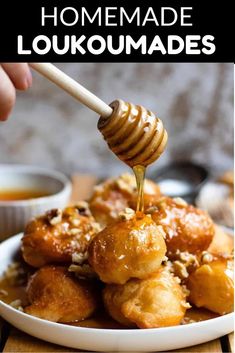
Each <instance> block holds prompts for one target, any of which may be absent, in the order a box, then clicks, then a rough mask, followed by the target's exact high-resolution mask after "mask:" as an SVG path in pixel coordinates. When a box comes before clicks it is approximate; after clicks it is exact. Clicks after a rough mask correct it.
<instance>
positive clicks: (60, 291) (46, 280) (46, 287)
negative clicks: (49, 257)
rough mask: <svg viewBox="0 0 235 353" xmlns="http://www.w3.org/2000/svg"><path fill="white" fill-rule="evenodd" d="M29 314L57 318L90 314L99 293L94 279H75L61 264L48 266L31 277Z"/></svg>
mask: <svg viewBox="0 0 235 353" xmlns="http://www.w3.org/2000/svg"><path fill="white" fill-rule="evenodd" d="M27 295H28V300H29V303H30V305H29V306H27V307H26V308H25V310H24V311H25V312H26V313H27V314H30V315H33V316H37V317H40V318H42V319H46V320H49V321H54V322H65V323H66V322H73V321H79V320H84V319H86V318H88V317H89V316H91V315H92V314H93V312H94V311H95V309H96V308H97V303H98V300H97V293H96V292H95V290H94V286H93V285H92V284H91V282H88V281H85V280H79V279H76V278H75V277H74V276H73V275H71V273H69V272H68V271H67V269H66V268H65V267H62V266H53V265H49V266H45V267H42V268H41V269H39V270H38V271H37V272H36V273H35V274H34V275H33V276H32V277H31V278H30V280H29V283H28V286H27Z"/></svg>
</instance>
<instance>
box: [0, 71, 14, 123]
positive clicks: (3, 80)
mask: <svg viewBox="0 0 235 353" xmlns="http://www.w3.org/2000/svg"><path fill="white" fill-rule="evenodd" d="M15 98H16V93H15V88H14V86H13V84H12V82H11V80H10V79H9V77H8V76H7V74H6V72H5V71H4V70H3V68H2V66H1V65H0V121H1V120H2V121H4V120H6V119H7V118H8V115H9V114H10V112H11V110H12V108H13V107H14V104H15Z"/></svg>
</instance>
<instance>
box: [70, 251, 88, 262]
mask: <svg viewBox="0 0 235 353" xmlns="http://www.w3.org/2000/svg"><path fill="white" fill-rule="evenodd" d="M87 258H88V252H87V251H86V252H85V253H74V254H72V262H75V263H77V264H82V263H83V262H84V261H85V260H87Z"/></svg>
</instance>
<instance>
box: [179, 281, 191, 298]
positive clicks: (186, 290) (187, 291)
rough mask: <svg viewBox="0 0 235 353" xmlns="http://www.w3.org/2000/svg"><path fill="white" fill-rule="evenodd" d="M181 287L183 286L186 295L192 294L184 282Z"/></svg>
mask: <svg viewBox="0 0 235 353" xmlns="http://www.w3.org/2000/svg"><path fill="white" fill-rule="evenodd" d="M181 288H182V290H183V292H184V295H185V296H186V297H188V296H189V294H190V290H189V289H188V288H187V287H186V285H185V284H182V285H181Z"/></svg>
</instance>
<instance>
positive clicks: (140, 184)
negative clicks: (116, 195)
mask: <svg viewBox="0 0 235 353" xmlns="http://www.w3.org/2000/svg"><path fill="white" fill-rule="evenodd" d="M145 170H146V168H145V167H144V166H142V165H136V166H134V167H133V171H134V173H135V179H136V185H137V204H136V212H142V213H143V212H144V177H145Z"/></svg>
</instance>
